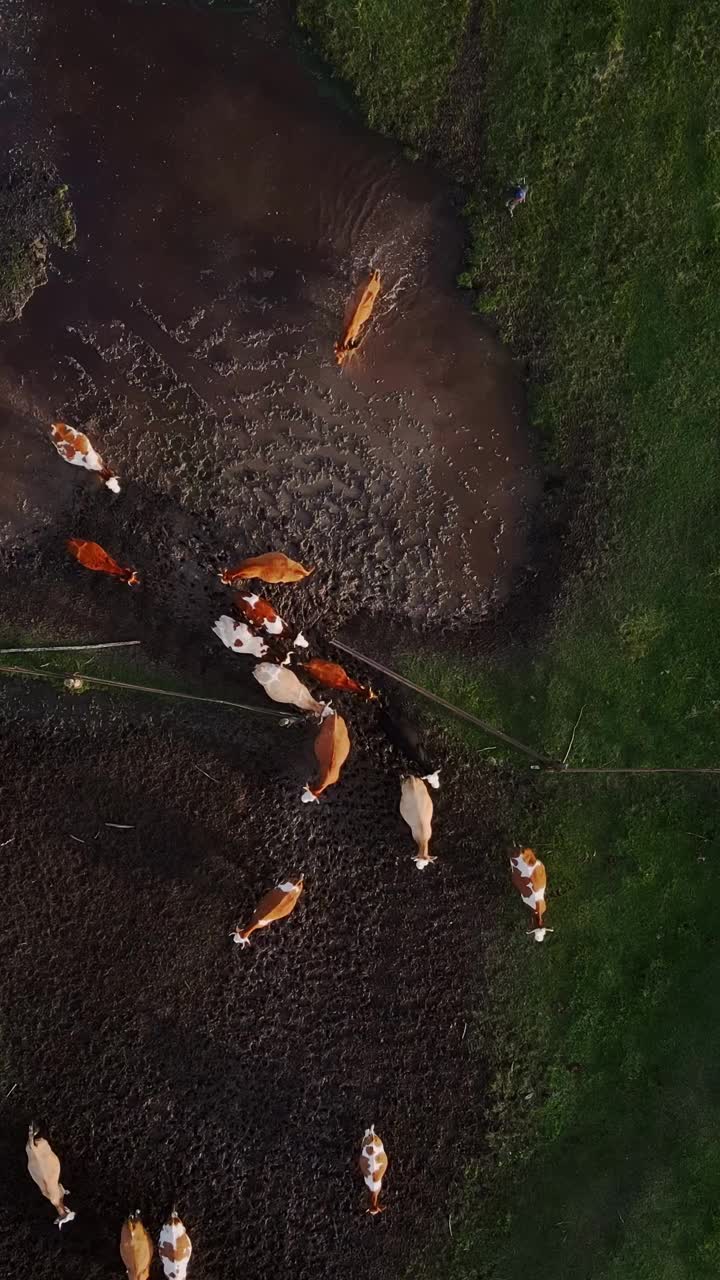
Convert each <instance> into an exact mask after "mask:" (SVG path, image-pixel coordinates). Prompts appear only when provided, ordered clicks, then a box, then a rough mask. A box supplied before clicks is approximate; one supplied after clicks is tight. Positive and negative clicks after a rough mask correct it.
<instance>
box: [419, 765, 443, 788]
mask: <svg viewBox="0 0 720 1280" xmlns="http://www.w3.org/2000/svg"><path fill="white" fill-rule="evenodd" d="M422 781H423V782H427V784H428V786H429V787H433V788H434V789H435V791H439V790H440V770H439V769H436V770H435V772H434V773H426V774H425V776H424V777H423V779H422Z"/></svg>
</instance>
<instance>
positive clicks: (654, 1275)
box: [323, 0, 720, 1280]
mask: <svg viewBox="0 0 720 1280" xmlns="http://www.w3.org/2000/svg"><path fill="white" fill-rule="evenodd" d="M451 7H452V9H453V17H452V19H451V21H450V24H449V25H450V27H452V28H453V30H455V31H457V30H460V29H461V27H462V26H463V24H464V22H465V19H466V7H465V5H464V4H461V3H457V4H456V5H454V6H451ZM353 11H354V7H353V8H351V6H349V5H346V4H343V3H342V2H341V0H336V3H330V0H328V3H326V4H325V5H324V6H323V12H325V13H327V14H330V15H331V17H332V20H331V22H330V24H329V31H330V33H331V34H330V35H329V36H328V35H327V34H326V35H325V36H324V37H323V44H324V48H325V49H326V52H328V54H329V56H330V57H331V58H333V60H334V63H335V65H336V66H337V67H338V68H339V70H340V71H341V72H342V73H343V74H345V75H350V78H352V79H354V81H355V83H356V85H357V86H358V91H359V93H360V97H361V100H362V101H363V102H364V103H365V104H372V109H371V113H370V115H371V119H372V120H373V122H374V123H376V124H378V125H379V126H380V127H382V128H384V129H395V130H398V131H399V132H400V133H401V135H402V136H403V137H404V138H405V139H408V140H411V141H412V142H413V143H416V142H418V141H421V142H424V143H426V144H427V145H428V146H429V147H430V148H432V143H433V126H434V124H435V122H436V121H437V119H438V103H440V102H441V98H442V92H443V89H442V87H441V88H438V85H440V84H441V83H442V85H443V86H447V85H450V84H453V83H454V82H453V77H452V74H451V72H450V71H448V68H447V63H445V65H444V69H443V74H442V77H441V78H439V79H436V80H435V81H434V82H432V86H431V87H427V88H423V87H422V86H421V88H420V94H421V100H420V101H419V102H416V103H414V102H413V98H412V95H410V96H408V95H404V94H403V86H404V85H405V83H406V70H405V68H406V59H407V56H408V53H407V50H405V49H401V50H400V51H399V52H398V51H397V50H396V47H395V42H394V41H392V40H390V41H389V42H386V43H385V44H384V54H383V60H382V64H380V63H379V62H378V63H377V64H376V63H374V62H373V61H372V60H369V59H368V58H367V56H366V51H367V48H368V47H370V46H371V44H372V41H373V39H375V40H377V41H379V42H383V37H384V34H385V30H386V25H385V23H386V17H385V6H382V7H381V13H380V16H379V17H378V16H375V17H373V15H374V14H376V13H377V11H376V10H375V8H374V6H372V5H369V6H367V7H366V8H363V10H362V12H363V14H364V19H365V21H364V23H363V24H361V25H362V30H360V31H358V30H357V29H356V26H353V24H352V22H351V14H352V12H353ZM480 27H481V33H480V39H481V41H482V45H483V65H484V75H483V81H482V83H469V82H468V81H467V80H465V82H464V83H463V84H462V85H461V86H460V88H461V90H462V92H464V93H465V94H470V93H476V94H480V95H481V96H482V109H483V113H484V118H485V122H486V136H485V143H484V148H483V151H482V154H478V157H477V164H476V178H475V184H474V188H473V190H472V191H471V192H470V193H469V197H468V206H467V217H468V221H469V227H470V233H471V249H470V253H469V257H468V262H467V263H466V268H465V271H464V272H463V275H462V282H463V283H464V284H466V285H468V286H470V287H472V288H473V289H474V290H475V298H476V305H477V308H478V310H479V311H481V312H489V313H491V314H492V315H493V316H494V317H495V318H496V319H497V321H498V322H499V325H500V328H501V331H502V333H503V335H504V337H505V338H506V339H507V341H509V342H510V343H511V344H512V346H513V348H514V350H515V351H516V352H517V353H518V354H520V355H522V356H524V357H525V358H526V359H527V360H528V361H529V365H530V369H531V400H530V403H531V417H532V421H533V423H534V425H535V427H536V429H537V431H538V433H539V436H540V441H541V448H542V450H543V451H544V453H545V456H546V457H547V459H548V460H549V461H552V462H553V464H554V465H557V464H558V463H559V464H560V465H561V466H563V467H565V468H567V469H568V471H570V472H571V473H572V474H574V475H582V476H583V477H584V489H583V493H584V501H583V505H582V507H581V512H580V515H579V517H578V521H577V526H576V528H575V530H574V531H573V533H572V534H571V543H570V545H571V546H572V547H573V548H574V550H575V555H574V565H575V569H574V572H572V574H571V576H570V577H569V579H568V580H566V583H565V590H564V593H563V596H562V604H561V606H560V607H559V608H558V609H557V610H556V613H555V616H554V618H553V620H552V624H551V626H550V627H549V628H548V629H546V632H545V633H544V636H543V638H542V640H541V641H539V642H536V643H535V644H534V645H533V646H531V647H529V648H521V647H516V648H515V649H514V650H512V651H511V652H510V653H508V654H506V655H505V656H504V657H503V659H502V660H501V661H498V662H496V663H495V664H494V665H488V664H487V663H483V662H481V660H480V659H478V660H477V661H473V660H472V658H470V657H469V658H468V659H467V660H466V661H465V662H463V663H452V664H449V663H448V662H447V661H446V660H445V659H443V660H440V659H438V660H437V661H431V660H427V659H425V660H423V661H422V662H421V661H418V660H416V661H415V662H412V663H410V664H409V665H410V668H411V673H412V674H413V675H414V676H415V677H416V678H417V679H418V680H419V681H420V682H421V683H424V684H427V685H429V686H430V687H432V688H434V689H436V690H437V691H438V692H440V693H443V694H445V696H447V697H449V698H450V699H451V700H453V701H457V702H460V703H461V704H462V705H465V706H467V707H468V708H470V709H473V710H475V711H476V712H477V713H478V714H480V715H481V716H483V717H484V718H486V719H488V720H495V721H496V722H497V723H499V724H501V725H502V726H503V727H504V728H506V729H507V730H508V731H510V732H511V733H513V734H515V735H516V736H517V737H519V738H521V739H523V740H525V741H527V742H530V743H534V744H536V745H537V746H540V747H543V748H544V749H545V750H546V751H548V752H549V753H553V754H559V755H561V756H562V755H564V753H565V750H566V748H567V745H568V742H569V740H570V734H571V731H572V727H573V725H574V723H575V721H576V718H577V716H578V713H579V711H580V709H581V708H584V711H583V717H582V720H581V722H580V724H579V726H578V730H577V735H576V738H575V744H574V749H573V755H572V761H571V763H573V764H576V765H579V764H583V763H585V764H588V765H590V764H595V765H635V766H642V765H653V764H656V765H713V764H717V763H718V762H719V760H720V750H719V749H718V727H719V724H720V663H719V662H718V656H717V655H718V641H717V637H718V634H719V633H720V612H719V604H720V516H719V515H718V493H719V492H720V464H719V446H718V441H719V436H718V424H719V423H720V342H719V341H718V333H720V265H719V263H720V257H719V252H718V251H719V249H720V87H719V86H720V40H719V37H720V11H718V9H717V6H716V5H715V4H713V3H710V2H709V0H698V2H696V3H694V4H692V5H686V4H683V3H680V2H679V0H659V2H658V3H656V4H653V5H648V4H647V3H646V0H615V2H613V3H609V2H607V0H605V2H603V0H574V2H573V3H570V4H568V3H567V0H550V2H549V3H540V0H488V2H487V3H485V4H484V5H483V7H482V9H481V12H480ZM431 30H432V26H431V21H430V20H427V21H426V17H425V14H424V12H423V11H421V10H418V11H417V12H416V22H415V28H414V31H413V36H412V45H413V47H414V48H416V49H421V48H422V47H423V45H424V44H425V43H426V41H427V40H428V39H430V32H431ZM337 50H339V52H337ZM467 65H468V66H469V67H471V68H472V67H473V66H476V65H477V64H476V63H473V61H472V59H469V60H468V62H467ZM353 68H354V70H353ZM363 68H364V73H365V75H366V76H369V77H370V79H371V83H370V86H369V87H368V86H367V85H366V84H365V83H364V81H363V80H362V74H363V72H362V69H363ZM381 68H382V69H381ZM398 103H402V104H403V106H402V109H400V107H399V106H398ZM407 113H409V114H410V115H411V116H412V120H411V122H410V123H409V124H408V123H407V121H406V114H407ZM524 175H526V176H527V178H528V181H529V183H530V199H529V202H528V204H527V206H526V207H525V208H521V209H520V210H519V211H518V212H517V214H516V216H515V218H514V219H513V220H511V219H510V218H509V216H508V214H507V212H506V211H505V208H504V200H505V198H506V196H507V194H508V187H509V186H510V185H511V184H512V183H513V182H514V181H515V180H517V179H519V178H520V177H522V176H524ZM483 745H486V744H483ZM496 754H497V755H498V756H499V755H501V754H503V753H502V752H501V751H500V750H499V749H498V750H497V752H496ZM518 766H519V767H522V768H524V767H525V766H524V765H522V763H521V762H520V761H519V760H518ZM532 793H533V798H532V804H531V805H530V806H529V807H527V806H523V808H522V809H521V810H520V811H518V813H517V814H515V815H511V816H510V824H511V826H514V829H515V831H516V833H517V835H518V837H519V838H522V839H523V840H527V841H528V842H531V843H535V844H536V845H537V847H538V848H539V849H540V850H541V851H542V854H543V856H544V858H545V861H546V863H547V867H548V876H549V904H550V906H549V912H548V921H549V923H550V924H551V925H554V926H555V927H556V930H557V932H556V933H555V934H554V935H552V936H551V937H550V938H548V940H547V942H546V943H545V945H544V946H543V947H536V946H534V945H533V944H532V943H530V942H529V941H528V940H527V939H526V938H525V936H524V932H523V928H524V926H526V924H527V921H526V919H524V918H523V917H524V916H525V915H527V914H529V913H525V912H524V910H523V908H522V906H521V905H520V904H518V903H516V902H515V901H512V900H509V902H508V908H507V919H506V921H503V922H501V923H502V925H503V927H502V928H500V929H499V930H498V931H497V936H496V937H495V940H494V941H493V942H492V943H491V951H490V957H489V974H488V978H489V990H490V999H489V1003H488V1005H487V1006H486V1007H485V1008H483V1009H482V1010H479V1011H478V1014H477V1020H476V1021H477V1025H476V1027H475V1033H474V1034H475V1044H476V1046H477V1050H478V1053H480V1054H482V1055H483V1056H484V1057H485V1058H487V1059H489V1060H490V1063H491V1067H492V1071H493V1079H494V1086H493V1091H492V1108H493V1120H494V1124H493V1130H492V1133H491V1136H490V1139H489V1144H488V1150H487V1151H485V1152H479V1153H478V1161H477V1165H476V1167H475V1168H473V1169H472V1170H469V1171H468V1177H467V1184H466V1188H465V1192H464V1196H463V1203H462V1205H461V1206H459V1207H458V1210H457V1213H456V1215H455V1217H454V1226H453V1240H452V1244H451V1246H450V1248H449V1251H448V1253H447V1254H442V1255H440V1256H439V1257H438V1258H437V1260H436V1263H435V1265H433V1266H430V1267H429V1269H428V1271H427V1274H432V1275H434V1276H435V1275H437V1276H444V1277H451V1280H471V1277H472V1280H482V1277H493V1280H520V1278H521V1277H523V1278H524V1277H525V1276H527V1275H528V1274H532V1275H533V1276H534V1277H539V1278H540V1280H545V1278H547V1280H550V1277H552V1278H553V1280H557V1278H559V1280H583V1278H584V1277H591V1278H592V1280H698V1278H703V1277H706V1276H707V1277H710V1276H716V1275H717V1273H718V1267H719V1266H720V1143H719V1142H718V1136H719V1135H720V1102H719V1099H720V1090H719V1086H720V1078H719V1077H720V1068H719V1067H718V1061H719V1060H720V1059H719V1056H718V1050H719V1048H720V1017H719V1016H718V1012H717V990H718V984H719V980H720V960H719V959H718V956H719V955H720V950H719V948H718V946H717V941H716V935H717V928H716V905H715V897H714V895H715V890H714V876H715V868H716V866H717V865H718V859H720V847H719V840H718V832H717V826H716V820H715V813H716V811H717V804H718V799H719V798H720V797H719V796H718V793H717V786H716V784H714V783H712V782H707V781H703V780H699V779H695V780H683V781H681V780H669V781H668V780H660V779H658V778H652V777H651V778H632V779H623V780H612V781H610V780H603V779H598V778H589V779H588V778H573V777H570V776H565V777H561V778H556V777H552V776H548V775H536V777H535V781H534V783H533V784H532ZM525 796H526V799H527V796H528V792H527V791H526V792H525ZM699 859H704V861H702V860H699ZM506 924H507V925H508V926H509V925H510V924H512V931H510V930H509V929H508V928H506V927H504V926H505V925H506ZM417 1274H418V1275H419V1274H421V1273H420V1272H417ZM422 1274H425V1273H424V1272H423V1273H422Z"/></svg>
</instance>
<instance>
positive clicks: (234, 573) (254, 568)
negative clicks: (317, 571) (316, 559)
mask: <svg viewBox="0 0 720 1280" xmlns="http://www.w3.org/2000/svg"><path fill="white" fill-rule="evenodd" d="M311 573H313V569H306V568H305V567H304V565H301V564H299V563H298V561H297V560H291V559H290V557H289V556H286V555H285V553H284V552H283V551H265V552H264V553H263V555H261V556H250V557H249V558H248V559H247V560H241V562H240V564H238V565H236V566H235V568H234V569H224V570H223V572H222V573H221V574H220V581H221V582H224V583H225V584H226V585H227V586H231V585H232V583H233V582H240V581H241V580H242V579H245V578H259V579H260V581H261V582H300V580H301V578H308V577H309V576H310V574H311Z"/></svg>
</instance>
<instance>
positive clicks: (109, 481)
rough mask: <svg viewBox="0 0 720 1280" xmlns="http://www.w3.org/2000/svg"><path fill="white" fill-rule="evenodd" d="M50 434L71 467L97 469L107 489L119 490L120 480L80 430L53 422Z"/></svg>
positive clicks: (87, 469)
mask: <svg viewBox="0 0 720 1280" xmlns="http://www.w3.org/2000/svg"><path fill="white" fill-rule="evenodd" d="M50 434H51V436H52V442H53V444H54V445H55V448H56V449H57V451H58V453H59V454H60V457H61V458H64V459H65V462H69V463H70V464H71V465H72V466H73V467H85V470H86V471H97V472H98V473H99V475H100V476H101V478H102V480H103V481H104V483H105V484H106V485H107V487H108V489H111V490H112V492H113V493H119V492H120V481H119V480H118V478H117V476H116V475H115V473H114V472H113V471H111V470H110V468H109V467H106V466H105V463H104V462H103V460H102V458H101V457H100V454H99V453H96V452H95V450H94V449H93V447H92V445H91V443H90V441H89V440H88V438H87V436H85V435H83V433H82V431H76V430H75V428H74V427H69V426H68V425H67V423H66V422H53V424H52V426H51V427H50Z"/></svg>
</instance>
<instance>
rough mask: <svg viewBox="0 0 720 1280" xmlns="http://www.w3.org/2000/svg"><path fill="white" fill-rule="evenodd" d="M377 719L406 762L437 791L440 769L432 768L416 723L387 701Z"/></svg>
mask: <svg viewBox="0 0 720 1280" xmlns="http://www.w3.org/2000/svg"><path fill="white" fill-rule="evenodd" d="M378 720H379V724H380V728H381V729H382V731H383V733H384V734H385V736H386V738H387V739H388V740H389V741H390V742H391V743H392V745H393V746H394V747H395V748H396V749H397V750H398V751H399V752H400V753H401V755H403V756H405V758H406V760H407V762H408V764H410V765H412V767H413V769H415V770H417V774H418V776H419V777H421V778H422V780H423V782H427V784H428V786H430V787H433V788H434V790H435V791H437V790H438V788H439V786H440V770H439V769H433V767H432V762H431V761H430V760H429V759H428V757H427V755H426V754H425V751H424V750H423V747H422V743H421V740H420V730H419V729H418V727H417V725H416V724H414V723H413V721H412V720H410V719H408V717H407V716H406V715H405V713H404V712H403V711H401V710H400V708H399V707H398V706H394V705H392V704H389V703H388V704H386V705H385V706H383V707H382V708H381V710H380V715H379V717H378Z"/></svg>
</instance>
